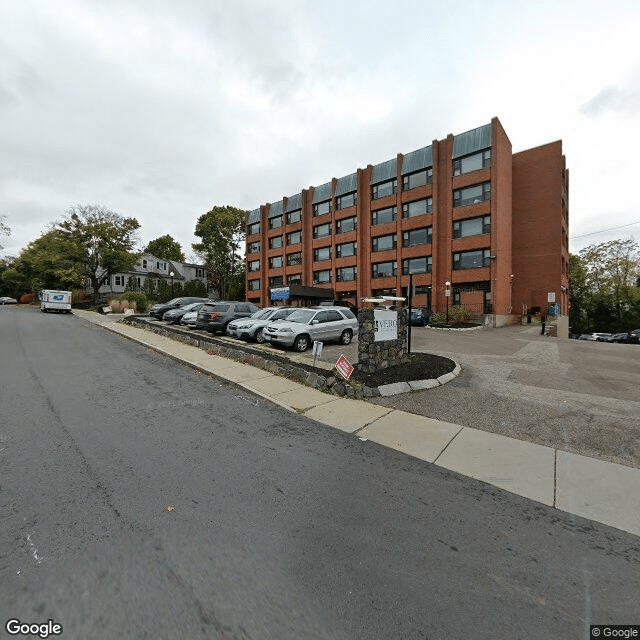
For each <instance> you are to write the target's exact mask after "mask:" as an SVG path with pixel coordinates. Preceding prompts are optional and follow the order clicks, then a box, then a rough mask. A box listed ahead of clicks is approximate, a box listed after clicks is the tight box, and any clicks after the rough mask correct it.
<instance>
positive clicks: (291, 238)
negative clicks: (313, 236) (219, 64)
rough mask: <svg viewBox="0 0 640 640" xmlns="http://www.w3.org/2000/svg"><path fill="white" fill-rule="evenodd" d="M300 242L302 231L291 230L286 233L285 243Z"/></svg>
mask: <svg viewBox="0 0 640 640" xmlns="http://www.w3.org/2000/svg"><path fill="white" fill-rule="evenodd" d="M301 242H302V231H292V232H291V233H287V244H300V243H301Z"/></svg>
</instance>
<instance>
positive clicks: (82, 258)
mask: <svg viewBox="0 0 640 640" xmlns="http://www.w3.org/2000/svg"><path fill="white" fill-rule="evenodd" d="M139 228H140V223H139V222H138V221H137V220H136V219H135V218H125V217H123V216H121V215H119V214H117V213H114V212H113V211H110V210H109V209H106V208H105V207H101V206H97V205H75V206H73V207H71V208H70V209H69V210H68V211H67V215H66V218H65V219H64V220H62V221H61V222H59V223H57V225H56V229H57V230H59V232H60V234H61V235H62V237H63V238H64V240H65V242H66V246H67V250H68V252H69V256H70V257H71V259H72V260H73V262H74V263H75V264H76V265H77V266H78V268H79V270H80V272H81V274H82V277H83V278H88V279H89V280H90V281H91V287H92V288H93V295H94V299H96V300H97V298H98V290H99V289H100V287H101V286H102V285H103V284H104V283H105V282H106V280H107V278H109V277H111V275H113V274H114V273H119V272H122V271H127V270H128V269H130V268H131V267H133V265H134V264H135V263H136V260H137V259H138V257H139V255H140V254H139V252H137V251H136V245H137V242H138V236H137V234H136V231H137V230H138V229H139Z"/></svg>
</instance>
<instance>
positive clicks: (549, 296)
mask: <svg viewBox="0 0 640 640" xmlns="http://www.w3.org/2000/svg"><path fill="white" fill-rule="evenodd" d="M555 301H556V292H555V291H549V293H547V302H555Z"/></svg>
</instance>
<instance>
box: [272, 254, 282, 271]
mask: <svg viewBox="0 0 640 640" xmlns="http://www.w3.org/2000/svg"><path fill="white" fill-rule="evenodd" d="M283 266H284V258H283V257H282V256H275V257H273V258H269V269H279V268H280V267H283Z"/></svg>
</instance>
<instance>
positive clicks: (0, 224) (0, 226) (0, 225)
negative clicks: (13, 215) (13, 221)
mask: <svg viewBox="0 0 640 640" xmlns="http://www.w3.org/2000/svg"><path fill="white" fill-rule="evenodd" d="M6 219H7V216H4V215H2V216H0V236H10V235H11V229H10V228H9V227H8V226H7V225H6V224H5V223H4V221H5V220H6ZM0 249H4V247H3V246H2V245H1V244H0Z"/></svg>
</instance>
